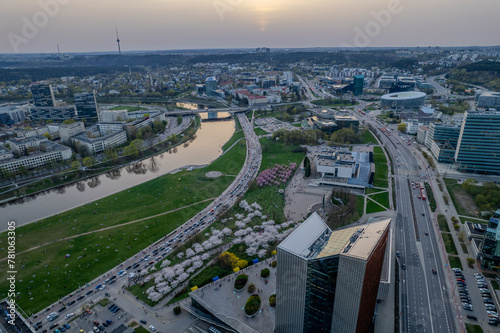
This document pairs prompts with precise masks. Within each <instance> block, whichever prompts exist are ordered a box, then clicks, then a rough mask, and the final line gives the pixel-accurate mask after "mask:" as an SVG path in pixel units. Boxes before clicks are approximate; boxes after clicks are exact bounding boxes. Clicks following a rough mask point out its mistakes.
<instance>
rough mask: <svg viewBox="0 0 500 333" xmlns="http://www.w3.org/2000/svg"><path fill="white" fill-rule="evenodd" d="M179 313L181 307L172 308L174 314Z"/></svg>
mask: <svg viewBox="0 0 500 333" xmlns="http://www.w3.org/2000/svg"><path fill="white" fill-rule="evenodd" d="M179 313H181V307H180V306H176V307H175V308H174V314H175V315H178V314H179Z"/></svg>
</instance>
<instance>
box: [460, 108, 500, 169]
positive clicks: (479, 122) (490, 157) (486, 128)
mask: <svg viewBox="0 0 500 333" xmlns="http://www.w3.org/2000/svg"><path fill="white" fill-rule="evenodd" d="M455 162H458V163H459V166H458V170H460V171H462V172H476V173H488V174H500V112H499V111H484V112H480V111H467V112H465V115H464V119H463V121H462V126H461V128H460V136H459V138H458V144H457V149H456V152H455Z"/></svg>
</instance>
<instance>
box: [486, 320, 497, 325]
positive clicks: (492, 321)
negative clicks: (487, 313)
mask: <svg viewBox="0 0 500 333" xmlns="http://www.w3.org/2000/svg"><path fill="white" fill-rule="evenodd" d="M488 324H489V325H491V326H498V320H496V319H490V320H488Z"/></svg>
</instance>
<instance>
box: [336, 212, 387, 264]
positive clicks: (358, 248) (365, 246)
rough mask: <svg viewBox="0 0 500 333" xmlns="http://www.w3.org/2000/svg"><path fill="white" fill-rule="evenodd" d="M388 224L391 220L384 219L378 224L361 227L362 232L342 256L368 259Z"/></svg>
mask: <svg viewBox="0 0 500 333" xmlns="http://www.w3.org/2000/svg"><path fill="white" fill-rule="evenodd" d="M390 223H391V219H385V220H382V221H380V222H374V223H370V224H365V225H363V226H362V227H363V228H364V230H363V232H361V234H360V235H359V237H358V239H357V240H356V241H355V242H354V243H353V244H352V246H351V248H350V249H349V251H347V252H345V253H343V254H344V255H346V256H349V257H353V258H359V259H364V260H366V259H368V258H369V257H370V255H371V253H372V252H373V249H374V248H375V246H376V245H377V244H378V242H379V241H380V237H382V235H383V234H384V231H385V230H386V229H387V228H388V226H389V224H390Z"/></svg>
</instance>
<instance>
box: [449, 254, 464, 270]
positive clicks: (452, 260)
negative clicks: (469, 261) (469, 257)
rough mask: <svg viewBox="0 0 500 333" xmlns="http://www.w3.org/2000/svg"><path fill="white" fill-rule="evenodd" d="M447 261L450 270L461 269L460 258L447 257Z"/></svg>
mask: <svg viewBox="0 0 500 333" xmlns="http://www.w3.org/2000/svg"><path fill="white" fill-rule="evenodd" d="M448 261H449V262H450V267H451V268H460V269H462V268H463V267H462V262H461V261H460V257H455V256H448Z"/></svg>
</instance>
